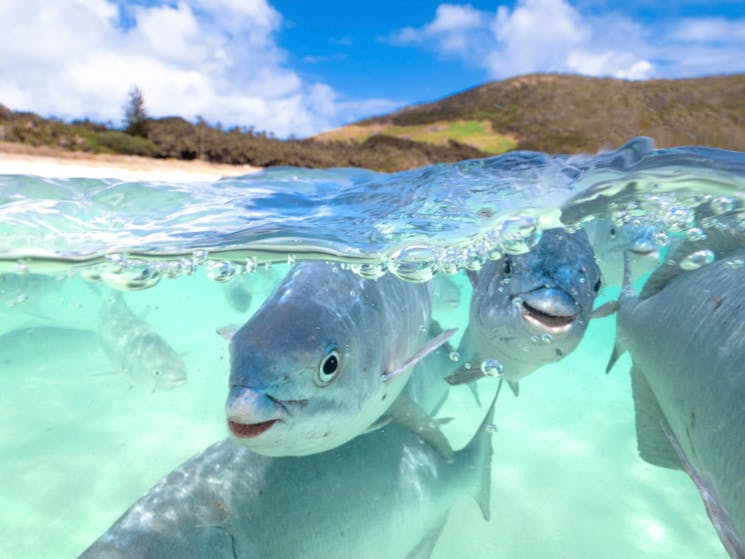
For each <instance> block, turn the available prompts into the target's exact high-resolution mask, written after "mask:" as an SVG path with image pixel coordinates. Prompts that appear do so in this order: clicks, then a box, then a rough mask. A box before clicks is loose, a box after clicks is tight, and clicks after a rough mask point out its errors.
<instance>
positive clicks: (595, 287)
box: [592, 279, 602, 293]
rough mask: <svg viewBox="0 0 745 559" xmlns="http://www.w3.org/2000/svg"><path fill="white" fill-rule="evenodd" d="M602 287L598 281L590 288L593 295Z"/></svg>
mask: <svg viewBox="0 0 745 559" xmlns="http://www.w3.org/2000/svg"><path fill="white" fill-rule="evenodd" d="M601 285H602V282H601V281H600V280H599V279H598V281H596V282H595V285H594V286H593V287H592V288H593V290H595V293H597V292H598V291H600V286H601Z"/></svg>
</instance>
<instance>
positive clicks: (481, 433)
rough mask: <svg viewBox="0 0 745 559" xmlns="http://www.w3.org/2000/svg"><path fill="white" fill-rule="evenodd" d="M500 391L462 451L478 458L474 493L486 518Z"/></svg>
mask: <svg viewBox="0 0 745 559" xmlns="http://www.w3.org/2000/svg"><path fill="white" fill-rule="evenodd" d="M498 395H499V391H497V393H496V394H495V395H494V399H493V400H492V403H491V405H490V406H489V411H487V412H486V416H485V417H484V420H483V421H482V422H481V425H479V428H478V430H477V431H476V434H475V435H474V436H473V438H472V439H471V441H470V442H469V443H468V444H467V445H466V447H465V448H464V449H463V450H462V451H460V452H465V453H469V454H470V453H473V454H475V455H476V456H477V457H478V458H477V459H476V462H477V463H476V467H477V468H479V474H480V477H479V483H478V485H477V487H476V490H475V492H474V493H473V498H474V499H475V500H476V503H477V504H478V505H479V509H481V514H482V516H483V517H484V520H489V518H490V517H491V511H490V500H491V458H492V450H493V447H492V430H493V429H492V423H493V421H494V405H495V403H496V401H497V396H498Z"/></svg>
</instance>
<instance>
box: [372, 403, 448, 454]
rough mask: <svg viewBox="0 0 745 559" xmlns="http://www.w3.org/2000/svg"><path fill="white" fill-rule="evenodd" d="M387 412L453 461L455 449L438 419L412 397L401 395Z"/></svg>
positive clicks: (394, 419)
mask: <svg viewBox="0 0 745 559" xmlns="http://www.w3.org/2000/svg"><path fill="white" fill-rule="evenodd" d="M386 413H387V415H389V416H390V417H391V419H392V420H393V421H395V422H396V423H398V424H399V425H401V426H402V427H405V428H406V429H408V430H409V431H411V432H413V433H416V434H417V435H418V436H419V437H421V438H422V439H423V440H425V441H426V442H428V443H429V444H430V445H431V446H432V448H434V449H435V450H436V451H437V452H438V453H439V454H440V455H441V456H442V457H443V458H444V459H445V460H446V461H448V462H452V461H453V456H454V454H453V449H452V448H451V446H450V442H449V441H448V439H447V437H446V436H445V434H444V433H443V432H442V431H440V426H439V425H438V424H437V421H435V420H434V419H432V417H431V416H430V415H429V414H428V413H427V412H426V411H424V410H423V409H422V408H421V407H420V406H419V404H417V403H416V402H414V401H413V400H412V399H411V398H409V397H408V396H405V395H404V394H401V395H399V397H398V398H396V401H395V402H393V404H392V405H391V407H390V408H388V411H387V412H386Z"/></svg>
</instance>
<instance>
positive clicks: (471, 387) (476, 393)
mask: <svg viewBox="0 0 745 559" xmlns="http://www.w3.org/2000/svg"><path fill="white" fill-rule="evenodd" d="M468 389H469V390H470V391H471V395H472V396H473V399H474V400H475V401H476V405H477V406H478V407H481V398H480V397H479V385H478V383H476V382H471V383H469V384H468Z"/></svg>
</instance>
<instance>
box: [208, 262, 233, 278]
mask: <svg viewBox="0 0 745 559" xmlns="http://www.w3.org/2000/svg"><path fill="white" fill-rule="evenodd" d="M234 275H235V266H233V265H232V264H231V263H230V262H219V261H216V260H211V261H210V262H207V277H208V278H209V279H211V280H212V281H217V282H220V283H225V282H226V281H230V280H231V279H232V278H233V276H234Z"/></svg>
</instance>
